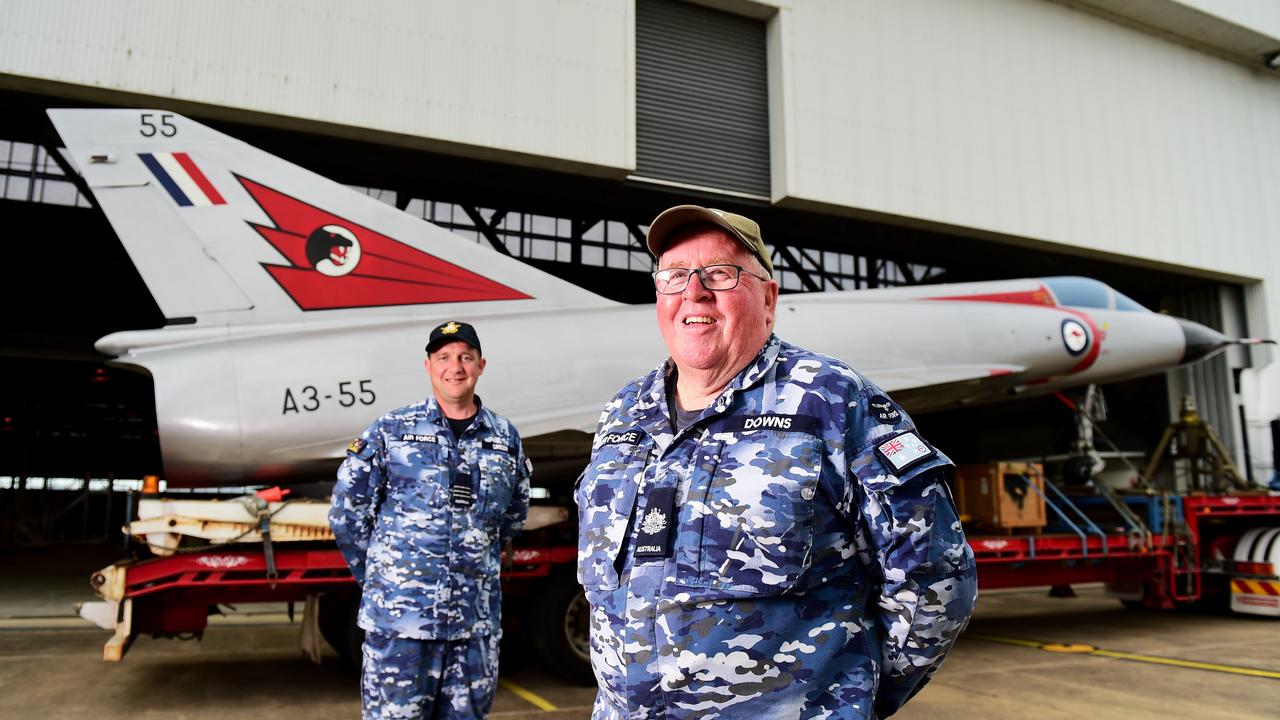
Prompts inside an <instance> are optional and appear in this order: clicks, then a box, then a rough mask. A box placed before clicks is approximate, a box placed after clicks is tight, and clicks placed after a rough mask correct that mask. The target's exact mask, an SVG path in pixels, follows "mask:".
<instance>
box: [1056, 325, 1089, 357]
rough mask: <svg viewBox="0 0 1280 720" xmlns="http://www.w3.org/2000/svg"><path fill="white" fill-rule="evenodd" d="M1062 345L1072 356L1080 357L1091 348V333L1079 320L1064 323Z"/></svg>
mask: <svg viewBox="0 0 1280 720" xmlns="http://www.w3.org/2000/svg"><path fill="white" fill-rule="evenodd" d="M1062 344H1063V345H1065V346H1066V348H1067V352H1068V353H1070V354H1071V355H1072V356H1076V355H1080V354H1081V353H1083V352H1084V351H1085V350H1087V349H1088V347H1089V331H1088V330H1087V329H1085V326H1084V323H1082V322H1080V321H1079V320H1072V319H1071V318H1067V319H1066V320H1063V321H1062Z"/></svg>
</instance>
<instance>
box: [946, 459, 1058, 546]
mask: <svg viewBox="0 0 1280 720" xmlns="http://www.w3.org/2000/svg"><path fill="white" fill-rule="evenodd" d="M1023 478H1026V479H1029V480H1030V481H1031V482H1032V483H1034V484H1035V486H1036V490H1039V492H1036V490H1033V489H1031V487H1029V486H1028V484H1027V480H1025V479H1023ZM953 489H954V491H955V492H954V495H955V497H956V506H957V509H958V510H959V511H960V515H961V516H967V517H968V518H969V519H971V520H972V523H973V525H974V526H975V527H979V528H983V529H993V530H1008V529H1014V528H1041V527H1044V525H1045V511H1044V466H1043V465H1041V464H1040V463H1020V462H997V463H984V464H981V465H961V466H959V467H957V468H956V474H955V481H954V483H953Z"/></svg>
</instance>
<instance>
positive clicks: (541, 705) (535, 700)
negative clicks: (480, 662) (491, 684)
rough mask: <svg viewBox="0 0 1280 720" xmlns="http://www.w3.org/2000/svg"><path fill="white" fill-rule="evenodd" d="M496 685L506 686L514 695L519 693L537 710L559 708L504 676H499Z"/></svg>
mask: <svg viewBox="0 0 1280 720" xmlns="http://www.w3.org/2000/svg"><path fill="white" fill-rule="evenodd" d="M498 687H501V688H506V689H507V690H510V691H511V692H513V693H515V694H516V695H519V696H520V697H521V698H523V699H524V700H525V701H527V702H528V703H529V704H531V705H533V706H534V707H536V708H538V709H539V710H558V709H559V708H557V707H556V706H555V705H552V704H551V703H549V702H547V701H546V700H544V699H542V697H541V696H539V695H537V694H535V693H533V692H531V691H529V690H525V689H524V688H522V687H520V686H519V685H517V684H515V683H513V682H511V681H510V680H507V679H506V678H500V679H499V680H498Z"/></svg>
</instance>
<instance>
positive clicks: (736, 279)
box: [651, 263, 769, 295]
mask: <svg viewBox="0 0 1280 720" xmlns="http://www.w3.org/2000/svg"><path fill="white" fill-rule="evenodd" d="M712 268H733V269H734V270H735V272H734V275H733V284H732V285H730V286H728V287H715V288H713V287H709V286H708V285H707V276H706V275H705V273H706V271H707V270H709V269H712ZM673 270H684V271H685V272H687V273H689V274H688V275H686V276H685V279H684V284H683V285H681V286H680V287H679V289H676V290H663V289H662V288H660V287H658V276H659V275H661V274H662V273H667V272H671V271H673ZM742 273H746V274H748V275H750V276H751V277H753V278H755V279H757V280H759V281H761V282H768V281H769V280H768V278H762V277H760V276H759V275H757V274H755V273H753V272H751V271H750V270H748V269H746V268H744V267H742V266H741V265H733V264H731V263H716V264H714V265H703V266H702V267H700V268H662V269H661V270H654V271H653V272H652V273H651V274H652V275H653V289H654V290H656V291H657V292H658V294H660V295H679V294H680V293H682V292H684V291H685V288H687V287H689V283H690V282H692V281H693V276H694V275H697V276H698V282H700V283H702V287H703V288H705V289H707V290H710V291H711V292H720V291H722V290H733V289H735V288H737V287H738V283H740V282H742Z"/></svg>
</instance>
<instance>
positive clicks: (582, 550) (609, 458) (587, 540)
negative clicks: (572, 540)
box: [574, 442, 649, 590]
mask: <svg viewBox="0 0 1280 720" xmlns="http://www.w3.org/2000/svg"><path fill="white" fill-rule="evenodd" d="M648 455H649V447H648V443H643V442H642V443H638V444H612V445H602V446H601V447H600V448H599V449H598V450H596V451H595V452H593V453H592V455H591V462H590V464H589V465H587V469H586V471H585V472H584V473H583V475H582V482H581V484H580V485H579V487H578V489H577V491H576V492H575V493H574V495H575V499H576V500H577V502H578V582H579V583H581V584H582V586H583V587H585V588H587V589H588V590H615V589H617V587H618V570H617V566H616V564H615V561H616V560H617V558H618V553H619V552H620V551H621V549H622V542H623V539H624V536H625V535H626V532H627V524H628V521H629V520H630V518H631V509H632V506H634V505H635V502H636V488H637V486H638V485H639V484H640V476H641V475H642V474H643V473H644V471H645V461H646V459H647V458H648Z"/></svg>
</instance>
